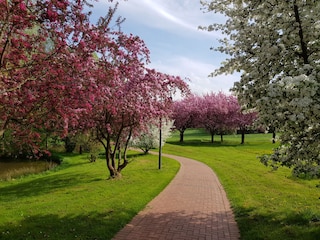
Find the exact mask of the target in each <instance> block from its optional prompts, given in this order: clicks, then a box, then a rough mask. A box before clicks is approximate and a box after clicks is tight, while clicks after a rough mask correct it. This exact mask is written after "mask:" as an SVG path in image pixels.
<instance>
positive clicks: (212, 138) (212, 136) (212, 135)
mask: <svg viewBox="0 0 320 240" xmlns="http://www.w3.org/2000/svg"><path fill="white" fill-rule="evenodd" d="M211 143H214V132H211Z"/></svg>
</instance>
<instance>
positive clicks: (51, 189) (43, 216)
mask: <svg viewBox="0 0 320 240" xmlns="http://www.w3.org/2000/svg"><path fill="white" fill-rule="evenodd" d="M157 161H158V157H157V156H153V155H147V156H144V155H136V156H135V158H134V160H133V161H132V162H131V163H130V164H129V165H128V166H127V167H126V168H125V169H124V170H123V173H122V174H123V178H122V179H121V180H106V179H107V176H108V171H107V169H106V167H105V162H104V160H103V159H99V160H97V162H95V163H89V162H88V159H87V157H86V156H82V155H80V156H67V157H65V158H64V161H63V164H62V165H61V166H60V167H58V169H56V170H55V171H49V172H46V173H43V174H38V175H30V176H26V177H23V178H20V179H16V180H12V181H0V214H1V217H0V239H2V240H5V239H15V240H17V239H23V240H27V239H57V240H58V239H59V240H60V239H64V240H68V239H103V240H106V239H111V238H112V237H113V236H114V235H115V234H116V233H117V232H118V231H119V230H120V229H121V228H122V227H123V226H124V225H125V224H126V223H128V222H129V221H130V219H131V218H132V217H134V216H135V215H136V214H137V213H138V212H139V211H140V210H141V209H143V208H144V206H145V205H146V204H147V203H148V202H149V201H150V200H151V199H153V198H154V197H155V196H156V195H157V194H158V193H159V192H160V191H161V190H162V189H163V188H164V187H165V186H166V185H167V184H168V183H169V182H170V181H171V179H172V178H173V177H174V176H175V174H176V172H177V171H178V169H179V163H178V162H176V161H174V160H171V159H167V158H163V161H162V169H161V171H159V170H158V169H157V167H158V162H157Z"/></svg>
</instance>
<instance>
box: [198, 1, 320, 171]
mask: <svg viewBox="0 0 320 240" xmlns="http://www.w3.org/2000/svg"><path fill="white" fill-rule="evenodd" d="M201 3H202V4H203V6H204V7H205V9H207V10H208V11H213V12H215V13H220V14H223V15H225V16H226V21H225V22H224V23H216V24H212V25H210V26H207V27H204V28H206V29H207V30H209V31H220V32H221V33H222V34H225V35H226V37H225V38H224V39H221V46H219V47H218V48H216V50H218V51H220V52H222V53H225V54H227V55H230V58H229V59H227V60H226V61H225V62H224V63H223V64H222V66H221V67H220V68H219V69H218V70H216V71H215V72H214V73H213V74H221V73H230V72H231V73H232V72H234V71H238V72H241V79H240V81H239V82H236V83H235V86H234V88H233V90H234V92H235V93H236V94H237V95H238V97H239V100H240V102H241V104H243V105H244V106H247V107H249V108H255V109H256V110H257V111H258V112H259V117H260V119H261V120H263V121H264V122H265V123H266V124H268V125H271V126H274V127H275V128H276V129H277V131H278V133H279V137H280V142H281V143H280V146H279V148H277V149H276V150H275V151H274V153H273V154H272V155H270V156H265V157H263V158H262V161H263V162H264V163H265V164H267V165H268V164H271V165H273V166H274V167H278V166H279V165H282V166H288V167H293V171H294V173H295V174H297V175H298V174H301V173H303V174H311V175H312V176H320V166H319V165H320V134H319V132H320V121H319V119H320V98H319V97H320V65H319V61H320V31H319V29H320V20H319V19H320V1H316V0H285V1H279V0H266V1H261V0H243V1H241V0H211V1H201Z"/></svg>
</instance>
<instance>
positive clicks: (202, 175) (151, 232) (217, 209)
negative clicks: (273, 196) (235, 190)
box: [114, 154, 240, 240]
mask: <svg viewBox="0 0 320 240" xmlns="http://www.w3.org/2000/svg"><path fill="white" fill-rule="evenodd" d="M163 156H166V157H169V158H172V159H175V160H177V161H179V162H180V164H181V167H180V170H179V172H178V173H177V175H176V176H175V178H174V179H173V180H172V181H171V183H170V184H169V185H168V186H167V187H166V188H165V189H164V190H163V191H162V192H161V193H160V194H159V195H158V196H157V197H156V198H154V199H153V200H152V201H151V202H150V203H149V204H148V205H147V207H146V208H145V209H144V210H143V211H141V212H140V213H139V214H138V215H137V216H135V217H134V218H133V219H132V221H131V222H130V223H129V224H127V225H126V226H125V227H124V228H123V229H122V230H121V231H120V232H119V233H118V234H117V235H116V236H115V238H114V240H126V239H127V240H144V239H146V240H151V239H156V240H162V239H164V240H169V239H172V240H187V239H190V240H196V239H199V240H200V239H203V240H224V239H232V240H233V239H239V238H240V235H239V230H238V226H237V224H236V222H235V220H234V216H233V213H232V210H231V209H230V205H229V201H228V199H227V197H226V194H225V191H224V189H223V187H222V186H221V184H220V182H219V180H218V178H217V176H216V175H215V173H214V172H213V171H212V170H211V169H210V168H209V167H208V166H207V165H205V164H203V163H201V162H198V161H194V160H192V159H188V158H184V157H178V156H173V155H168V154H163Z"/></svg>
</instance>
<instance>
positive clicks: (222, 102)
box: [199, 92, 237, 143]
mask: <svg viewBox="0 0 320 240" xmlns="http://www.w3.org/2000/svg"><path fill="white" fill-rule="evenodd" d="M235 103H236V101H235V98H234V97H233V96H228V95H226V94H224V93H222V92H219V93H213V92H211V93H209V94H206V95H204V96H203V97H202V99H201V103H200V106H199V108H200V110H201V114H200V116H199V118H200V124H201V126H203V127H204V128H205V129H206V130H207V131H208V132H209V133H210V135H211V142H212V143H213V142H214V135H215V134H220V135H221V140H223V138H222V136H223V133H224V132H225V131H227V130H228V129H232V128H234V124H235V123H234V118H233V116H234V114H235V112H236V111H237V105H235Z"/></svg>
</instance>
